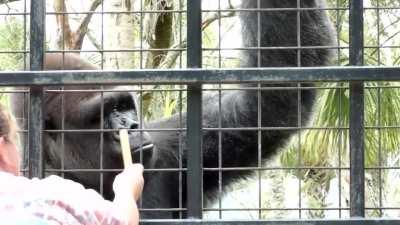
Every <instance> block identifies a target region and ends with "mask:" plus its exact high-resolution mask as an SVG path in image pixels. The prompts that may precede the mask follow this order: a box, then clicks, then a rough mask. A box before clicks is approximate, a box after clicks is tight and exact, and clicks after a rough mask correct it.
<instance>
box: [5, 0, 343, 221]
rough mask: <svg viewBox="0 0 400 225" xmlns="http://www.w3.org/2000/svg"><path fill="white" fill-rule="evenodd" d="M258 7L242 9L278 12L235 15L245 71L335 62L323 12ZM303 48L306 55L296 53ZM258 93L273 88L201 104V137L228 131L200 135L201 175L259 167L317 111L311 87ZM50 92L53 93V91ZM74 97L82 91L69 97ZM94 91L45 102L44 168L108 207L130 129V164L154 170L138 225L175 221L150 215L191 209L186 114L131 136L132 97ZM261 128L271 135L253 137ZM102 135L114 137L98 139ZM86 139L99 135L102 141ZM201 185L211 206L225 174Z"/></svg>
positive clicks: (50, 58) (314, 1)
mask: <svg viewBox="0 0 400 225" xmlns="http://www.w3.org/2000/svg"><path fill="white" fill-rule="evenodd" d="M259 2H260V4H261V5H260V6H258V5H257V1H243V3H242V8H244V9H256V8H258V7H260V8H262V9H267V8H275V10H261V11H258V12H249V11H246V10H244V11H241V12H240V13H239V18H240V20H241V26H242V34H243V35H242V36H243V38H242V39H243V47H244V48H247V49H248V50H245V51H243V53H242V54H241V56H240V60H241V66H242V67H294V66H304V67H310V66H327V65H330V64H331V63H332V59H333V57H334V55H335V54H336V53H335V51H334V50H332V48H329V46H334V44H335V31H334V29H333V26H332V24H331V22H330V20H329V18H328V15H327V13H326V11H325V10H318V9H316V10H301V11H300V12H298V11H296V10H286V11H285V10H279V9H277V8H286V9H288V8H291V9H295V8H297V2H296V1H293V0H263V1H259ZM300 2H301V7H302V8H324V7H325V2H324V0H301V1H300ZM298 18H300V21H298ZM298 26H300V27H298ZM299 46H303V47H308V48H302V49H299V48H298V47H299ZM254 47H261V48H260V49H255V48H254ZM271 47H279V48H271ZM313 47H314V48H313ZM45 69H47V70H59V69H67V70H77V69H96V67H95V66H94V65H91V64H90V63H88V62H85V61H83V60H81V59H80V58H79V57H77V56H74V55H72V54H65V55H62V54H56V53H52V54H47V55H46V57H45ZM293 76H296V74H293ZM262 86H263V87H275V88H274V89H273V90H262V91H257V90H251V87H255V86H253V85H243V87H245V88H242V89H240V90H234V91H232V90H229V91H228V90H226V91H221V95H219V94H215V93H204V94H203V127H204V128H218V127H222V128H227V129H223V130H222V131H216V130H215V129H214V130H213V129H206V130H205V131H203V147H202V151H203V167H205V168H218V167H219V166H222V167H223V168H236V167H240V168H243V167H256V166H258V165H259V163H260V162H261V161H264V160H266V159H268V158H269V157H270V156H271V155H273V154H274V153H276V152H277V150H278V149H279V147H280V146H282V145H283V144H284V143H285V142H286V141H287V140H288V139H289V137H290V136H291V135H292V134H293V133H294V132H295V130H296V129H285V128H290V127H297V126H299V123H301V125H305V124H306V123H307V121H308V120H309V118H310V115H311V111H312V106H313V103H314V101H315V92H314V90H312V88H302V89H298V88H297V87H299V86H303V87H304V86H306V87H309V86H312V84H297V83H273V84H262ZM249 87H250V88H249ZM283 87H289V88H283ZM246 88H247V89H246ZM296 88H297V89H296ZM52 89H53V90H54V89H56V90H57V88H54V87H53V88H52ZM69 89H84V91H83V92H73V91H71V92H68V90H69ZM96 89H99V87H98V86H96V87H95V86H91V87H87V86H75V87H64V90H65V93H64V94H62V93H60V92H57V91H48V92H47V94H46V97H45V104H46V105H45V106H46V116H45V119H46V121H45V128H46V130H47V132H45V134H44V135H45V137H44V140H45V141H44V149H45V153H46V158H45V161H46V168H47V169H60V168H63V169H67V172H66V173H65V176H66V177H67V178H70V179H73V180H76V181H78V182H80V183H82V184H84V185H85V186H86V187H89V188H94V189H96V190H101V191H102V192H103V194H104V196H105V197H106V198H108V199H111V198H112V197H113V195H112V181H113V177H114V176H115V174H116V172H117V171H116V170H114V169H120V168H122V160H121V149H120V145H119V136H118V129H121V128H128V129H131V130H130V132H129V137H130V143H131V149H132V154H133V158H134V159H135V160H136V161H139V160H142V162H143V164H144V166H145V168H146V169H150V170H148V171H146V172H145V174H144V176H145V187H144V191H143V196H142V208H144V209H149V210H144V211H143V212H142V213H141V217H142V218H151V219H156V218H177V216H178V212H176V211H175V212H174V211H173V210H171V211H168V210H154V209H171V208H173V209H176V208H184V207H186V180H185V171H184V170H183V171H179V170H177V168H180V166H181V167H182V168H186V158H187V146H186V134H185V132H184V131H182V129H181V130H179V128H185V127H186V114H185V113H184V112H183V113H180V114H177V115H173V116H171V117H170V118H164V119H159V120H155V121H149V122H146V123H143V127H144V128H146V129H149V131H147V132H146V130H143V129H142V130H140V131H135V129H138V128H140V123H141V122H140V121H139V119H140V115H139V113H138V112H140V110H139V109H138V104H137V100H136V96H135V94H134V93H131V92H128V91H124V90H123V89H122V88H120V87H104V92H97V91H94V90H96ZM13 100H14V105H15V108H16V109H15V112H16V113H18V112H21V111H22V110H21V107H22V106H21V103H22V102H23V101H22V100H23V98H22V97H14V98H13ZM219 103H221V105H220V106H219ZM259 113H260V114H261V115H259ZM17 116H18V115H17ZM20 116H21V115H20ZM260 123H261V124H260ZM260 126H261V127H264V128H265V127H266V128H268V129H262V130H261V131H259V130H257V129H254V128H257V127H260ZM102 128H103V129H109V130H110V132H107V131H102V132H99V129H102ZM229 128H230V129H229ZM232 128H236V129H232ZM240 128H243V129H240ZM246 128H250V129H246ZM275 128H276V129H275ZM279 128H283V129H279ZM63 129H64V130H71V131H68V132H65V133H62V134H61V133H59V132H51V131H52V130H63ZM81 129H83V130H82V131H79V130H81ZM85 129H97V132H92V131H85ZM160 129H169V130H168V131H165V130H164V131H160ZM219 143H220V147H219ZM260 145H261V146H260ZM100 146H103V147H102V148H101V147H100ZM259 148H260V149H261V150H259ZM260 157H261V158H260ZM99 168H101V169H108V171H102V174H103V176H102V178H100V176H99V175H98V174H96V173H94V172H93V171H91V169H92V170H93V169H99ZM73 169H82V170H80V171H73ZM85 169H86V170H85ZM160 169H170V170H168V171H161V170H160ZM171 169H175V170H171ZM110 171H111V172H110ZM221 173H222V184H221V185H222V187H226V185H228V184H231V183H232V182H234V181H235V180H237V179H240V178H243V177H247V176H249V175H250V174H251V171H250V170H246V169H241V170H235V171H229V170H227V171H222V172H221ZM180 185H181V186H180ZM203 185H204V186H203V190H204V194H205V195H206V196H207V197H211V198H212V196H213V194H215V193H216V191H217V190H218V187H219V172H218V171H213V170H206V171H204V173H203ZM180 188H181V193H179V190H180ZM151 209H153V210H151Z"/></svg>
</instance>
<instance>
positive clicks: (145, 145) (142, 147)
mask: <svg viewBox="0 0 400 225" xmlns="http://www.w3.org/2000/svg"><path fill="white" fill-rule="evenodd" d="M137 136H138V138H139V135H137ZM112 138H113V139H114V141H115V142H118V143H120V140H121V139H120V137H119V132H115V133H113V134H112ZM153 148H154V144H153V143H152V142H151V141H149V140H142V142H141V141H140V140H138V141H137V142H135V143H131V150H132V153H138V152H144V151H146V152H147V151H149V150H153Z"/></svg>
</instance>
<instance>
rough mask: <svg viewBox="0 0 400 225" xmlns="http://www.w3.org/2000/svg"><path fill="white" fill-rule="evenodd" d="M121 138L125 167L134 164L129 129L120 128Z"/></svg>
mask: <svg viewBox="0 0 400 225" xmlns="http://www.w3.org/2000/svg"><path fill="white" fill-rule="evenodd" d="M119 139H120V142H121V149H122V159H123V161H124V167H125V168H126V167H127V166H129V165H131V164H132V154H131V147H130V144H129V136H128V130H126V129H121V130H119Z"/></svg>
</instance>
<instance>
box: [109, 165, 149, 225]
mask: <svg viewBox="0 0 400 225" xmlns="http://www.w3.org/2000/svg"><path fill="white" fill-rule="evenodd" d="M143 185H144V179H143V166H142V165H141V164H132V165H129V166H128V167H127V168H125V169H124V171H122V172H121V173H120V174H118V175H117V176H116V177H115V180H114V183H113V190H114V194H115V198H114V201H113V202H114V204H115V206H116V207H117V208H118V210H119V212H120V213H122V214H123V215H124V216H126V218H127V221H129V222H128V223H129V224H130V225H137V224H139V211H138V208H137V205H136V201H137V200H138V199H139V197H140V195H141V194H142V190H143Z"/></svg>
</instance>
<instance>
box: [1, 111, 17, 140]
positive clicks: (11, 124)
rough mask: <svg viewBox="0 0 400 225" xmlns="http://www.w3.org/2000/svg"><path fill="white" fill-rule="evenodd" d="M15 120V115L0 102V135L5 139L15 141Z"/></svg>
mask: <svg viewBox="0 0 400 225" xmlns="http://www.w3.org/2000/svg"><path fill="white" fill-rule="evenodd" d="M17 129H18V126H17V122H16V120H15V117H14V116H13V115H12V114H11V113H10V112H9V110H8V109H6V107H4V106H3V105H2V104H0V137H4V138H5V139H6V140H7V141H10V142H15V143H17V140H18V138H17Z"/></svg>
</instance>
